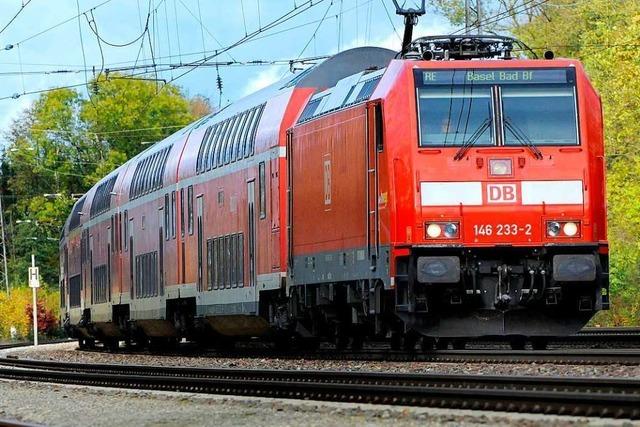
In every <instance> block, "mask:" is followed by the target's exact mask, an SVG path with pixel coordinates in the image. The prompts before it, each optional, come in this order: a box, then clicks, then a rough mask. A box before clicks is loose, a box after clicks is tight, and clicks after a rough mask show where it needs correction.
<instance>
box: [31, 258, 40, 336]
mask: <svg viewBox="0 0 640 427" xmlns="http://www.w3.org/2000/svg"><path fill="white" fill-rule="evenodd" d="M29 287H30V288H31V289H33V304H32V307H33V345H34V346H37V345H38V295H37V294H38V288H39V287H40V277H39V274H38V267H36V256H35V255H34V254H31V267H29Z"/></svg>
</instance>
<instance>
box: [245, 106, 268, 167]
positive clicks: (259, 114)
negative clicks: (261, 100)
mask: <svg viewBox="0 0 640 427" xmlns="http://www.w3.org/2000/svg"><path fill="white" fill-rule="evenodd" d="M263 110H264V104H262V105H261V106H259V107H258V111H257V112H256V118H255V120H254V121H253V126H252V128H251V133H250V134H249V140H250V142H251V155H253V153H254V152H255V145H256V135H257V134H258V125H259V124H260V119H261V118H262V112H263Z"/></svg>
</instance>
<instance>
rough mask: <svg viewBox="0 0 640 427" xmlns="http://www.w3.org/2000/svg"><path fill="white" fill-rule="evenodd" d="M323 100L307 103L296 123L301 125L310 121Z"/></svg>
mask: <svg viewBox="0 0 640 427" xmlns="http://www.w3.org/2000/svg"><path fill="white" fill-rule="evenodd" d="M351 90H353V88H351ZM349 93H351V92H349ZM323 98H324V97H320V98H316V99H312V100H311V101H309V102H308V103H307V106H306V107H304V110H302V113H301V114H300V118H299V119H298V123H302V122H304V121H306V120H310V119H311V118H313V115H314V114H315V112H316V110H317V109H318V106H319V105H320V101H322V99H323Z"/></svg>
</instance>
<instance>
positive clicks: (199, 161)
mask: <svg viewBox="0 0 640 427" xmlns="http://www.w3.org/2000/svg"><path fill="white" fill-rule="evenodd" d="M209 132H211V127H208V128H207V130H205V132H204V136H203V137H202V141H200V148H199V149H198V157H197V158H196V173H201V172H202V161H203V156H204V148H205V147H204V141H205V140H206V139H207V136H208V135H209Z"/></svg>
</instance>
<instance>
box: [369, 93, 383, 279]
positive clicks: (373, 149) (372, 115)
mask: <svg viewBox="0 0 640 427" xmlns="http://www.w3.org/2000/svg"><path fill="white" fill-rule="evenodd" d="M381 136H382V108H381V105H380V103H371V104H369V105H367V147H366V148H367V171H366V174H367V246H368V255H369V260H370V261H371V270H372V271H374V270H375V268H376V264H377V260H378V257H379V250H380V234H379V227H378V223H379V212H378V150H379V149H381V148H382V147H381V146H380V144H381V140H380V137H381Z"/></svg>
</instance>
